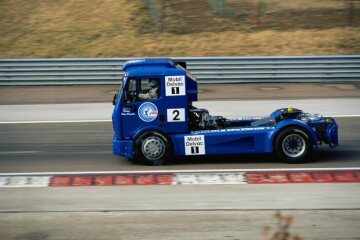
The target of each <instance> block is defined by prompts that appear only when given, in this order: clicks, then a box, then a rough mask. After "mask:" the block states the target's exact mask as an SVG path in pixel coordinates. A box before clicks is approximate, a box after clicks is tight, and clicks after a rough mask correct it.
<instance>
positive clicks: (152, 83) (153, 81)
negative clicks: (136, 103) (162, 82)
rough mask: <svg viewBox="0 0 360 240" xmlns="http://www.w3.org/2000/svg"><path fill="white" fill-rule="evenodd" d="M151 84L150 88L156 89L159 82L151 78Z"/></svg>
mask: <svg viewBox="0 0 360 240" xmlns="http://www.w3.org/2000/svg"><path fill="white" fill-rule="evenodd" d="M149 84H150V87H152V88H155V87H157V86H158V81H157V79H154V78H150V79H149Z"/></svg>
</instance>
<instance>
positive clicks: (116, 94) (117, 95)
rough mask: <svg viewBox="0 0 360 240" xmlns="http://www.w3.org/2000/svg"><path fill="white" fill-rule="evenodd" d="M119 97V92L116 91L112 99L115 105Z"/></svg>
mask: <svg viewBox="0 0 360 240" xmlns="http://www.w3.org/2000/svg"><path fill="white" fill-rule="evenodd" d="M118 97H119V93H115V94H114V98H113V101H112V104H113V105H114V106H115V105H116V100H117V98H118Z"/></svg>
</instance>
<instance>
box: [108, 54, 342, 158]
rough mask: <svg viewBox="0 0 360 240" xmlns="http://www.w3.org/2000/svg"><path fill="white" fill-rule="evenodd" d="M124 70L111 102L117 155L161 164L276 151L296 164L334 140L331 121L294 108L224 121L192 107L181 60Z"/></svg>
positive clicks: (190, 78) (134, 63)
mask: <svg viewBox="0 0 360 240" xmlns="http://www.w3.org/2000/svg"><path fill="white" fill-rule="evenodd" d="M123 71H124V72H125V75H124V78H123V83H122V85H121V88H120V90H119V93H118V94H116V96H115V97H114V101H113V103H114V105H115V107H114V111H113V115H112V120H113V127H114V138H113V153H114V154H116V155H120V156H123V157H125V158H128V159H133V160H137V161H140V162H142V163H145V164H151V165H161V164H163V163H164V162H166V161H169V160H171V158H172V157H173V156H187V155H223V154H240V153H247V154H249V153H271V152H276V153H277V155H278V156H279V157H280V158H281V159H284V160H286V161H288V162H298V161H302V160H304V159H305V158H306V157H307V156H308V155H309V153H310V152H311V150H312V148H313V146H315V147H316V146H318V145H319V144H321V143H322V142H325V143H328V144H329V145H330V146H331V147H333V146H336V145H337V144H338V140H337V124H336V122H335V120H334V119H332V118H323V117H316V116H312V115H308V114H304V113H303V112H302V111H301V110H298V109H293V108H288V109H285V108H284V109H278V110H277V111H275V112H274V113H273V114H272V115H270V116H269V117H267V118H261V119H259V118H246V119H226V118H223V117H221V116H211V115H210V114H209V112H208V111H207V110H206V109H197V108H195V107H194V106H193V102H195V101H197V100H198V86H197V80H196V77H195V76H194V75H192V74H191V73H190V72H189V71H187V70H186V63H184V62H181V63H177V62H175V61H174V60H172V59H169V58H148V59H137V60H130V61H128V62H126V63H125V64H124V66H123ZM284 132H285V133H284ZM320 132H321V133H320ZM289 136H291V137H289ZM279 141H280V142H279Z"/></svg>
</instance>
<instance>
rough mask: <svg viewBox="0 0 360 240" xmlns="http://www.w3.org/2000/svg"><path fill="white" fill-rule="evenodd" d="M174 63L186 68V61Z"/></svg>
mask: <svg viewBox="0 0 360 240" xmlns="http://www.w3.org/2000/svg"><path fill="white" fill-rule="evenodd" d="M175 64H176V65H180V66H181V67H183V68H185V69H186V62H181V61H180V62H176V63H175Z"/></svg>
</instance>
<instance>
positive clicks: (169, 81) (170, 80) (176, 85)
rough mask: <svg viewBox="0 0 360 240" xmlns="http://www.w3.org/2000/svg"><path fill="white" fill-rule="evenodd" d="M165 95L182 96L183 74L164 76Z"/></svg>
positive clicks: (183, 89) (183, 90)
mask: <svg viewBox="0 0 360 240" xmlns="http://www.w3.org/2000/svg"><path fill="white" fill-rule="evenodd" d="M165 94H166V96H184V95H185V94H186V92H185V76H166V77H165Z"/></svg>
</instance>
